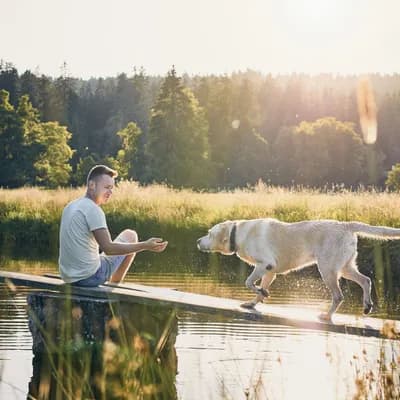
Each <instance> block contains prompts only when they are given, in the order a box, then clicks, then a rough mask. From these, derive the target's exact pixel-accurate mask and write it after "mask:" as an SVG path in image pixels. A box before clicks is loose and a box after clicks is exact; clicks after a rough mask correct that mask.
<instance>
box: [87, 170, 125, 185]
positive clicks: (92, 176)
mask: <svg viewBox="0 0 400 400" xmlns="http://www.w3.org/2000/svg"><path fill="white" fill-rule="evenodd" d="M101 175H108V176H111V178H116V177H117V176H118V172H117V171H115V170H114V169H111V168H109V167H107V166H106V165H95V166H94V167H93V168H92V169H91V170H90V171H89V173H88V176H87V180H86V184H87V186H89V181H93V180H96V179H97V178H98V177H99V176H101Z"/></svg>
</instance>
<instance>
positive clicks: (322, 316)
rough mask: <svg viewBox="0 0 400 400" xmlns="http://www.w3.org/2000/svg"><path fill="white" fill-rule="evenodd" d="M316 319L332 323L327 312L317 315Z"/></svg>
mask: <svg viewBox="0 0 400 400" xmlns="http://www.w3.org/2000/svg"><path fill="white" fill-rule="evenodd" d="M318 319H319V320H320V321H322V322H332V316H331V315H330V314H329V313H327V312H324V313H321V314H319V315H318Z"/></svg>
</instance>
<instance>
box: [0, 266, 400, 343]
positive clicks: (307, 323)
mask: <svg viewBox="0 0 400 400" xmlns="http://www.w3.org/2000/svg"><path fill="white" fill-rule="evenodd" d="M7 280H8V281H10V282H12V283H14V284H15V285H23V286H33V287H36V288H41V289H48V290H53V291H60V292H63V293H66V294H68V293H70V294H73V295H81V296H85V297H88V296H90V297H95V298H107V299H117V300H120V301H127V302H129V301H130V302H135V303H143V304H149V303H151V304H158V305H165V306H169V307H171V306H173V307H176V308H179V309H184V310H188V311H193V312H206V313H221V314H225V315H227V316H231V317H239V318H246V319H257V320H263V321H265V322H268V323H272V324H280V325H287V326H293V327H297V328H302V329H313V330H320V331H330V332H337V333H348V334H354V335H362V336H375V337H382V336H384V335H383V333H382V330H385V326H386V327H390V328H391V329H392V331H393V332H400V322H399V321H392V320H391V321H385V320H382V319H378V318H370V317H368V318H367V317H361V316H360V317H357V316H352V315H345V314H339V313H338V314H335V315H334V320H333V323H329V322H322V321H320V320H319V319H318V312H316V311H313V310H307V309H303V308H297V307H284V306H278V305H274V304H259V305H257V307H256V309H255V310H248V309H245V308H242V307H240V304H241V302H240V301H238V300H234V299H227V298H219V297H214V296H207V295H200V294H194V293H188V292H182V291H179V290H171V289H167V288H159V287H153V286H145V285H137V284H129V283H124V284H122V285H112V286H110V285H103V286H99V287H95V288H80V287H74V286H71V285H66V284H64V283H63V282H62V281H61V280H60V279H57V278H49V277H43V276H38V275H30V274H23V273H17V272H10V271H0V282H1V281H7ZM397 338H398V335H397Z"/></svg>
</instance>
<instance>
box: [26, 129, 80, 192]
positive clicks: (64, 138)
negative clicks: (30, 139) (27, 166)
mask: <svg viewBox="0 0 400 400" xmlns="http://www.w3.org/2000/svg"><path fill="white" fill-rule="evenodd" d="M33 135H34V136H35V139H34V141H35V142H37V143H38V144H40V145H41V146H42V148H43V150H42V151H41V152H40V153H38V154H37V156H36V159H35V162H34V164H33V167H34V169H35V183H37V184H38V185H45V186H47V187H51V188H54V187H57V186H63V185H66V184H67V183H68V181H69V178H70V174H71V170H72V168H71V166H70V165H69V163H68V162H69V160H70V159H71V157H72V153H73V151H72V150H71V148H70V147H69V146H68V144H67V143H68V140H69V139H70V138H71V133H70V132H68V131H67V128H66V127H65V126H60V125H59V124H58V122H44V123H41V124H38V125H37V126H36V128H35V130H34V133H33Z"/></svg>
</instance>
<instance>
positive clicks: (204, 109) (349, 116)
mask: <svg viewBox="0 0 400 400" xmlns="http://www.w3.org/2000/svg"><path fill="white" fill-rule="evenodd" d="M357 79H358V77H357V76H352V77H340V76H333V75H329V74H324V75H317V76H307V75H302V74H300V75H299V74H292V75H281V76H274V77H273V76H270V75H267V76H265V75H263V74H261V73H257V72H254V71H251V70H249V71H246V72H239V73H234V74H231V75H229V76H227V75H224V76H213V75H211V76H194V77H189V76H188V75H185V76H184V78H183V79H181V78H178V77H177V76H176V73H175V70H172V71H170V72H168V74H167V77H166V78H165V79H163V78H162V77H159V76H148V75H146V73H145V71H144V70H143V68H142V69H138V70H137V69H134V71H133V74H132V75H131V76H129V75H127V74H124V73H122V74H120V75H118V76H117V77H110V78H99V79H93V78H92V79H89V80H82V79H76V78H72V77H71V76H69V74H68V69H67V65H64V66H63V69H62V73H61V74H60V76H58V77H55V78H51V77H48V76H45V75H41V76H40V75H38V74H36V73H32V72H31V71H25V72H24V73H22V74H21V75H18V72H17V70H16V68H15V67H14V66H13V65H12V64H11V63H5V62H2V61H0V90H1V89H5V90H6V91H7V92H8V96H7V98H6V97H5V96H4V95H3V97H2V98H1V99H0V102H1V105H0V108H1V111H0V155H1V159H0V167H1V168H0V169H1V171H0V185H2V186H6V187H18V186H21V185H24V184H36V183H40V184H42V185H56V183H55V182H53V183H50V179H47V178H46V179H43V177H42V176H40V177H37V176H36V173H37V171H36V169H35V168H33V167H32V165H33V164H34V163H35V162H36V159H35V157H37V156H38V154H43V153H44V152H45V150H44V147H45V144H44V143H38V142H34V141H33V139H29V137H28V136H29V135H30V132H32V131H33V129H32V127H33V126H35V125H36V124H38V123H42V122H58V123H59V124H60V126H66V128H67V131H68V132H71V135H72V136H71V139H70V142H69V145H70V146H71V148H72V149H73V150H74V156H73V158H72V159H71V160H70V161H68V163H69V164H70V165H71V167H72V169H73V171H76V173H75V174H74V176H73V177H72V180H71V181H70V183H72V184H77V183H78V182H83V181H84V178H85V177H84V176H79V174H80V172H79V171H80V170H81V169H82V166H81V165H79V163H80V161H81V160H83V159H85V158H87V157H88V156H91V157H92V158H93V159H94V160H95V161H100V160H101V162H104V160H107V159H109V160H110V162H112V163H113V164H114V165H117V164H118V165H119V168H120V173H121V176H123V177H129V178H133V179H135V180H138V181H139V182H141V183H148V182H151V181H156V182H167V183H168V184H171V185H174V186H178V187H179V186H187V187H196V188H212V189H215V188H232V187H238V186H241V187H245V186H246V185H252V184H254V183H256V182H257V181H258V180H262V181H264V182H269V183H273V184H277V185H291V186H292V185H310V186H319V187H324V186H326V185H338V184H339V185H344V186H346V187H354V186H359V185H376V186H378V187H383V186H384V183H385V179H386V178H385V171H388V170H390V168H391V167H392V165H395V164H396V163H398V162H399V161H400V159H399V154H400V136H399V135H398V132H399V129H400V128H399V127H400V119H399V115H400V112H399V111H400V75H399V74H394V75H390V76H388V75H382V76H378V75H372V76H371V82H372V83H373V85H374V91H375V92H376V102H377V106H378V109H379V114H378V140H377V142H376V144H375V145H374V146H370V147H369V148H366V146H364V145H362V144H360V143H358V142H357V141H358V139H357V138H358V136H359V132H358V129H359V128H358V122H359V121H358V119H359V118H358V111H357V101H356V91H355V87H356V86H357ZM160 88H161V89H160ZM25 95H28V96H29V100H28V97H25V98H23V96H25ZM18 108H19V111H17V109H18ZM36 110H37V111H36ZM327 117H332V118H333V119H334V120H332V121H333V122H332V121H331V122H327ZM301 121H307V122H306V124H311V125H313V126H312V127H311V128H310V127H309V126H307V125H304V124H303V125H301ZM318 121H320V122H318ZM321 121H324V122H323V123H322V122H321ZM335 121H336V122H335ZM341 121H348V122H343V123H344V124H345V125H346V124H350V123H352V124H353V126H352V127H350V125H346V126H344V125H342V126H341V127H340V126H339V125H337V126H335V125H336V124H339V123H341ZM129 122H133V123H135V124H136V125H137V127H138V128H140V131H141V134H140V135H139V136H138V137H137V140H136V141H135V148H136V150H135V155H133V153H132V151H131V150H132V149H131V150H127V149H126V148H125V147H126V145H127V144H126V143H125V144H123V143H122V140H121V139H122V138H121V136H120V135H118V134H117V132H120V131H122V130H124V129H125V128H126V127H127V125H128V123H129ZM318 124H320V126H317V125H318ZM309 131H313V133H312V134H308V133H307V132H309ZM295 132H297V133H298V134H297V135H296V134H295ZM340 132H341V133H340ZM345 132H347V133H345ZM29 140H30V141H31V143H29ZM132 157H133V158H132ZM87 161H89V159H87ZM117 161H118V163H117ZM37 165H38V167H39V165H40V169H41V171H43V170H47V171H50V167H46V166H45V165H44V162H43V160H42V161H41V162H40V163H39V164H37ZM82 175H84V174H83V173H82ZM63 176H64V177H61V176H59V178H57V179H56V180H58V181H59V182H60V183H63V182H65V179H64V178H65V175H63ZM82 178H83V180H82Z"/></svg>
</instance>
